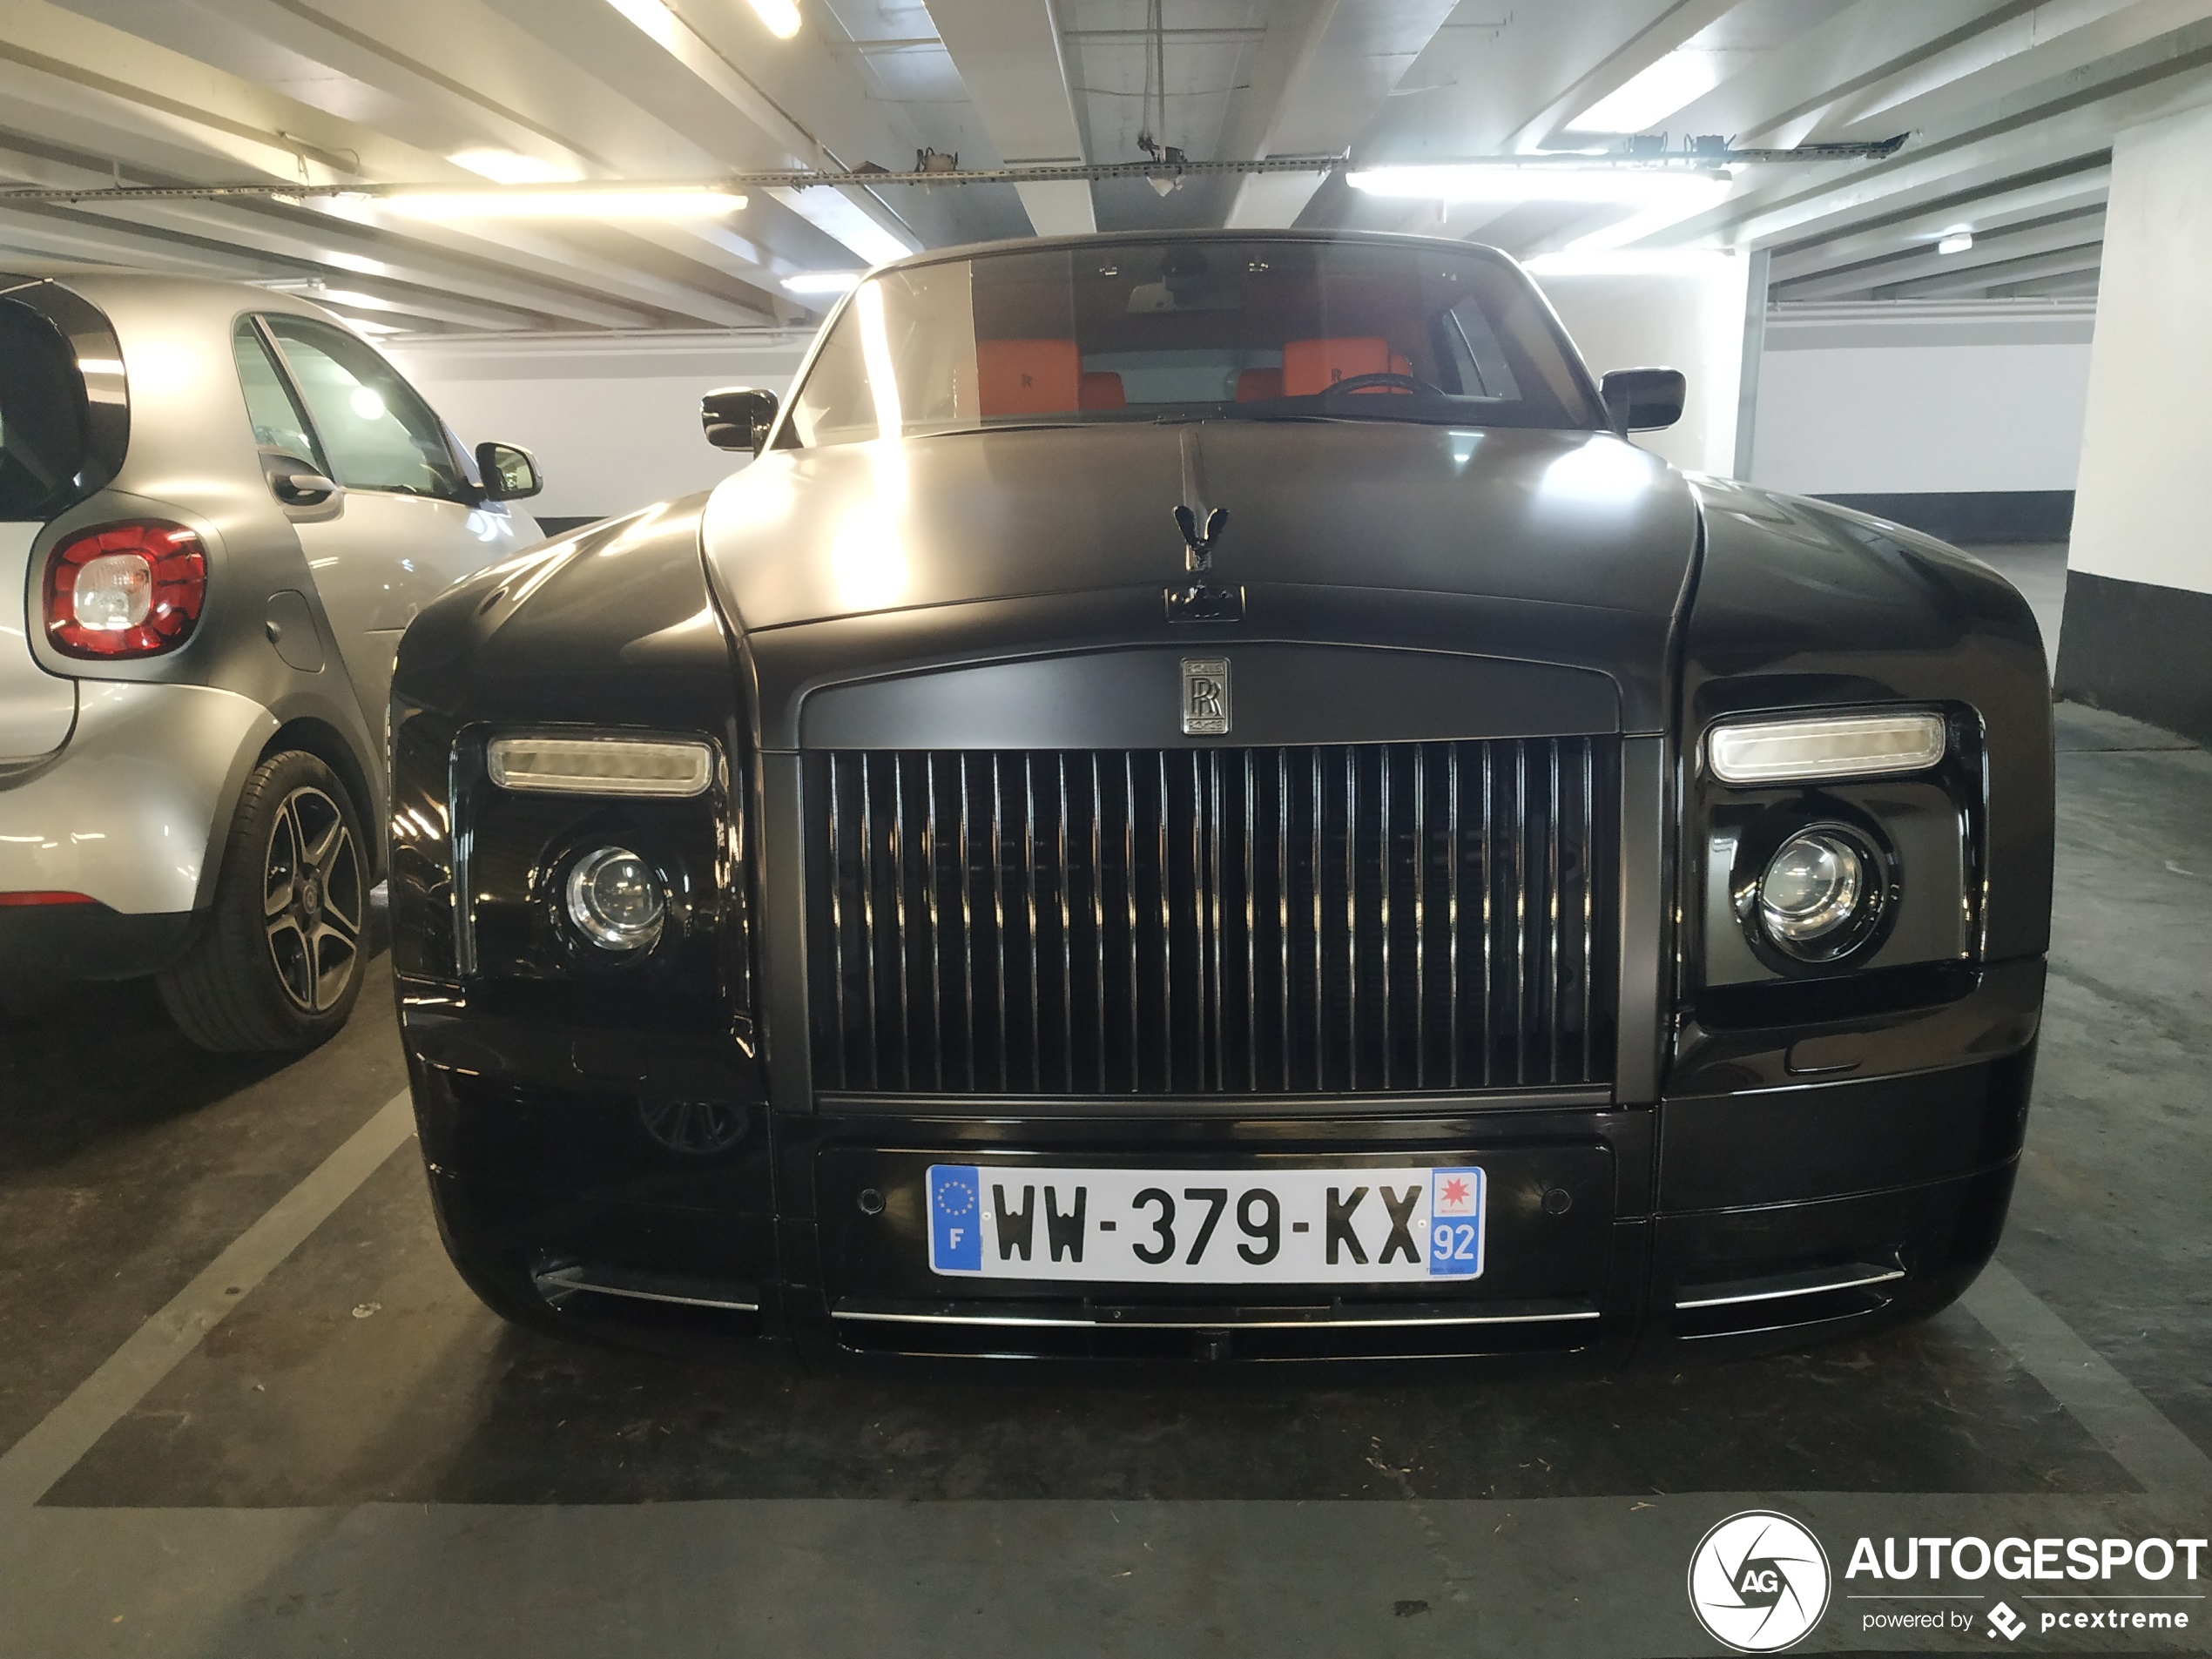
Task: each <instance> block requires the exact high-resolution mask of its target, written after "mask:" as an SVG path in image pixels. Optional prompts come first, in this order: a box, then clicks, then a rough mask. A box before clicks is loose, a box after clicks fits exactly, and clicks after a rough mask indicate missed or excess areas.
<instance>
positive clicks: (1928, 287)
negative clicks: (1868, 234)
mask: <svg viewBox="0 0 2212 1659" xmlns="http://www.w3.org/2000/svg"><path fill="white" fill-rule="evenodd" d="M2103 260H2104V243H2103V242H2102V241H2101V240H2100V241H2094V242H2084V243H2081V244H2080V245H2078V246H2073V247H2064V248H2056V249H2054V250H2053V251H2051V252H2050V253H2039V254H2037V255H2035V256H2034V257H2033V258H2032V259H2020V260H2005V261H2003V262H2001V263H1996V264H1991V265H1985V266H1977V267H1975V268H1974V269H1973V270H1969V271H1959V272H1955V273H1952V274H1950V275H1948V276H1935V277H1925V278H1923V279H1921V280H1919V281H1915V282H1898V283H1890V284H1885V286H1883V287H1878V288H1876V289H1875V290H1874V291H1873V297H1874V298H1875V299H1877V300H1941V299H1946V298H1949V297H1953V296H1956V295H1959V294H1966V293H1983V292H1985V291H1986V290H1987V289H1989V288H1992V287H1997V286H2000V285H2001V284H2009V283H2014V282H2024V281H2027V280H2032V279H2033V278H2037V277H2047V276H2061V275H2065V274H2067V273H2071V272H2075V271H2093V270H2095V269H2097V268H2098V267H2099V266H2101V264H2102V263H2103Z"/></svg>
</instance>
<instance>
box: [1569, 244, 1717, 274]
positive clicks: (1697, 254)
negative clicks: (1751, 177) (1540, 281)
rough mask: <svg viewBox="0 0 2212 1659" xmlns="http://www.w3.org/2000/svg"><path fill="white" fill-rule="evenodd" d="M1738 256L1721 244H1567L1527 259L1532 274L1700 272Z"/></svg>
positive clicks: (1704, 272)
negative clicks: (1578, 246)
mask: <svg viewBox="0 0 2212 1659" xmlns="http://www.w3.org/2000/svg"><path fill="white" fill-rule="evenodd" d="M1733 257H1734V256H1733V255H1732V254H1730V253H1727V252H1726V251H1725V250H1723V249H1719V248H1689V247H1649V248H1617V249H1605V248H1588V249H1579V248H1563V249H1561V251H1560V252H1558V253H1539V254H1538V255H1537V256H1536V257H1535V258H1534V259H1533V260H1528V261H1527V269H1528V272H1529V273H1530V274H1531V275H1532V276H1699V275H1703V274H1706V273H1710V272H1713V271H1716V270H1718V269H1719V268H1720V265H1721V261H1723V260H1728V259H1730V258H1733Z"/></svg>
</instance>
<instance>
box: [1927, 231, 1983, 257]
mask: <svg viewBox="0 0 2212 1659" xmlns="http://www.w3.org/2000/svg"><path fill="white" fill-rule="evenodd" d="M1973 245H1974V233H1973V232H1972V231H1946V233H1944V238H1943V240H1941V241H1940V242H1938V243H1937V244H1936V252H1937V253H1965V252H1966V250H1967V249H1968V248H1970V247H1972V246H1973Z"/></svg>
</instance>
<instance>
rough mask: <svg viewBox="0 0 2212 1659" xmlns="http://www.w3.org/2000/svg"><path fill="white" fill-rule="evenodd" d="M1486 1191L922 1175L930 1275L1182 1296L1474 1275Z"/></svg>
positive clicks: (1217, 1176) (1014, 1173) (1173, 1176)
mask: <svg viewBox="0 0 2212 1659" xmlns="http://www.w3.org/2000/svg"><path fill="white" fill-rule="evenodd" d="M1486 1191H1487V1182H1486V1179H1485V1177H1484V1175H1483V1172H1482V1170H1480V1169H1479V1168H1476V1167H1474V1166H1472V1165H1469V1166H1464V1167H1454V1168H1449V1169H1433V1168H1428V1167H1414V1168H1406V1169H1373V1168H1356V1167H1355V1168H1344V1167H1339V1168H1334V1169H1318V1170H1314V1169H1306V1170H1298V1169H1281V1168H1271V1169H1266V1170H1218V1169H1217V1170H1131V1169H1088V1170H1075V1169H1043V1168H1040V1167H1037V1166H1035V1165H1032V1164H971V1163H938V1164H932V1165H931V1166H930V1168H929V1172H928V1197H929V1265H930V1268H931V1271H934V1272H938V1273H944V1274H951V1275H974V1276H975V1277H978V1278H1026V1279H1082V1280H1092V1281H1099V1280H1108V1281H1118V1282H1121V1283H1123V1284H1127V1283H1130V1282H1132V1281H1136V1282H1143V1281H1149V1280H1157V1281H1160V1282H1162V1283H1170V1284H1183V1285H1251V1284H1285V1285H1312V1284H1332V1283H1333V1284H1354V1285H1389V1284H1410V1283H1419V1282H1422V1281H1428V1282H1432V1283H1433V1282H1434V1281H1435V1280H1437V1279H1440V1278H1459V1279H1472V1278H1480V1277H1481V1274H1482V1264H1483V1238H1484V1233H1485V1231H1486V1229H1485V1225H1484V1224H1485V1220H1486V1216H1485V1210H1486V1205H1485V1202H1484V1200H1485V1196H1486Z"/></svg>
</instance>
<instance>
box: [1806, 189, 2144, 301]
mask: <svg viewBox="0 0 2212 1659" xmlns="http://www.w3.org/2000/svg"><path fill="white" fill-rule="evenodd" d="M2111 187H2112V168H2111V167H2110V166H2109V165H2094V166H2090V167H2086V168H2080V169H2073V170H2069V171H2068V172H2065V173H2064V174H2062V175H2060V177H2058V178H2055V179H2039V180H2036V181H2035V182H2033V183H2031V184H2026V185H2020V186H2018V187H2016V188H2012V189H1999V190H1994V191H1992V192H1988V193H1986V194H1980V195H1976V196H1973V197H1970V198H1968V199H1964V200H1961V201H1953V202H1937V203H1932V204H1930V206H1929V207H1928V208H1927V209H1926V211H1925V212H1905V213H1900V214H1896V215H1893V216H1891V217H1889V218H1886V219H1882V220H1880V221H1878V222H1877V223H1873V224H1870V225H1867V226H1864V227H1863V228H1856V229H1853V230H1851V231H1850V232H1847V233H1844V234H1841V235H1838V236H1829V237H1818V238H1814V239H1809V240H1806V241H1802V242H1791V243H1784V244H1782V245H1780V246H1777V247H1776V248H1775V249H1774V250H1773V255H1774V257H1773V260H1772V261H1771V263H1770V265H1769V266H1768V273H1769V277H1770V280H1772V281H1775V282H1787V281H1790V280H1793V279H1795V278H1797V277H1803V276H1814V275H1817V274H1818V273H1821V272H1823V271H1831V270H1835V269H1838V267H1840V266H1845V265H1853V264H1857V263H1858V262H1859V261H1861V260H1873V259H1879V258H1881V257H1882V256H1884V255H1885V254H1889V253H1898V252H1899V251H1901V250H1903V249H1905V248H1906V247H1909V246H1912V245H1913V244H1914V243H1916V242H1924V241H1931V240H1933V239H1936V238H1938V237H1940V236H1941V235H1943V234H1944V233H1946V232H1948V231H1950V230H1952V229H1953V228H1954V227H1956V228H1964V229H1966V230H1971V231H1973V232H1976V233H1981V232H1985V231H1998V230H2002V229H2004V228H2006V226H2011V225H2015V224H2018V223H2020V221H2022V220H2024V219H2041V218H2045V217H2047V216H2048V215H2051V214H2054V213H2069V212H2074V210H2076V209H2077V208H2082V207H2094V206H2101V205H2102V204H2103V202H2104V199H2105V198H2106V196H2107V194H2108V193H2109V192H2110V190H2111Z"/></svg>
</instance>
